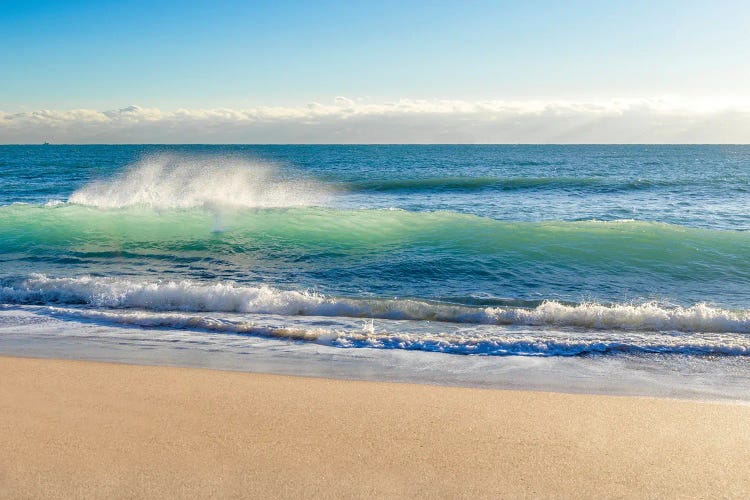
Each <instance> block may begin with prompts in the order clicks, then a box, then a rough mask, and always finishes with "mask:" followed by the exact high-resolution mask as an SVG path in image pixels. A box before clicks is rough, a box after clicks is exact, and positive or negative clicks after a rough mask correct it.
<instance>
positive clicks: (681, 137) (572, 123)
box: [0, 96, 750, 143]
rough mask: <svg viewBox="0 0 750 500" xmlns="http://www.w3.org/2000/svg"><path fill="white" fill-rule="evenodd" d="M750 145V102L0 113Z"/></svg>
mask: <svg viewBox="0 0 750 500" xmlns="http://www.w3.org/2000/svg"><path fill="white" fill-rule="evenodd" d="M43 141H50V142H54V143H196V142H198V143H402V142H406V143H693V142H697V143H748V142H750V99H736V98H735V99H728V98H704V99H693V100H685V99H677V98H653V99H611V100H606V101H605V100H602V101H588V102H584V101H561V100H549V101H542V100H527V101H459V100H414V99H401V100H398V101H393V102H386V103H373V102H367V101H361V100H352V99H349V98H346V97H341V96H339V97H336V98H335V99H334V101H333V103H332V104H321V103H310V104H308V105H306V106H300V107H282V106H276V107H255V108H250V109H177V110H175V111H162V110H159V109H156V108H142V107H139V106H135V105H130V106H126V107H123V108H120V109H117V110H108V111H95V110H88V109H77V110H69V111H50V110H40V111H32V112H21V113H5V112H2V111H0V143H39V142H43Z"/></svg>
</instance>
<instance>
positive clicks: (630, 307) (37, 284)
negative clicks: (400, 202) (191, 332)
mask: <svg viewBox="0 0 750 500" xmlns="http://www.w3.org/2000/svg"><path fill="white" fill-rule="evenodd" d="M0 300H1V301H2V302H6V303H16V304H46V305H52V304H79V305H88V306H94V307H105V308H116V309H121V308H138V309H144V310H151V311H192V312H232V313H250V314H276V315H284V316H329V317H337V316H338V317H350V318H379V319H391V320H422V321H439V322H446V323H461V324H479V325H527V326H554V327H576V328H584V329H594V330H635V331H653V332H656V331H674V332H719V333H721V332H724V333H750V311H747V310H737V311H732V310H727V309H722V308H719V307H714V306H711V305H708V304H704V303H699V304H695V305H692V306H690V307H680V306H667V305H663V304H659V303H656V302H646V303H632V304H600V303H595V302H589V303H581V304H572V305H569V304H563V303H560V302H557V301H554V300H548V301H544V302H542V303H541V304H539V305H538V306H535V307H528V308H525V307H511V306H503V307H475V306H467V305H461V304H451V303H444V302H428V301H424V300H413V299H371V298H336V297H327V296H325V295H322V294H320V293H316V292H314V291H296V290H279V289H276V288H273V287H270V286H267V285H259V286H247V285H239V284H235V283H231V282H219V283H213V284H205V283H198V282H194V281H189V280H183V281H159V282H147V281H136V280H128V279H116V278H102V277H91V276H83V277H76V278H51V277H47V276H44V275H33V276H31V277H29V278H28V279H26V280H23V281H21V282H19V283H16V284H14V285H11V286H6V287H4V288H2V289H0Z"/></svg>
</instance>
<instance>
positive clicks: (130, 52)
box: [0, 0, 750, 143]
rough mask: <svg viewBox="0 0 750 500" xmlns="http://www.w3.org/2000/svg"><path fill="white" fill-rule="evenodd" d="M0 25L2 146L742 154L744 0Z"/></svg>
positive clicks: (60, 5) (747, 68) (14, 11)
mask: <svg viewBox="0 0 750 500" xmlns="http://www.w3.org/2000/svg"><path fill="white" fill-rule="evenodd" d="M0 12H2V15H0V143H17V142H30V143H38V142H43V141H50V142H71V143H87V142H99V143H101V142H111V143H123V142H124V143H127V142H165V143H171V142H177V143H190V142H216V143H222V142H223V143H227V142H232V143H236V142H241V143H273V142H281V143H291V142H323V143H332V142H333V143H337V142H344V143H349V142H365V143H368V142H468V143H472V142H479V143H481V142H490V143H493V142H494V143H504V142H511V143H517V142H531V143H534V142H614V143H624V142H641V143H644V142H730V143H738V142H741V143H747V142H750V65H748V64H747V61H750V35H748V34H747V22H748V19H750V2H747V1H740V0H735V1H721V0H717V1H713V2H708V1H690V0H685V1H673V0H665V1H661V2H659V1H650V2H647V1H641V0H632V1H628V2H624V1H622V2H621V1H612V2H607V1H598V2H593V1H575V0H571V1H534V0H529V1H524V2H521V1H518V2H503V1H494V2H487V1H470V0H466V1H461V2H458V1H455V2H441V1H432V2H420V1H416V0H415V1H407V2H404V1H399V2H397V1H390V0H379V1H377V2H359V1H354V0H350V1H317V2H316V1H307V2H296V1H275V2H263V1H257V2H251V1H219V0H215V1H212V2H203V1H194V2H187V1H184V2H176V1H169V0H168V1H162V2H154V1H151V2H142V1H139V0H135V1H129V2H107V1H98V2H81V1H68V2H59V1H46V2H45V1H15V2H7V1H4V0H0Z"/></svg>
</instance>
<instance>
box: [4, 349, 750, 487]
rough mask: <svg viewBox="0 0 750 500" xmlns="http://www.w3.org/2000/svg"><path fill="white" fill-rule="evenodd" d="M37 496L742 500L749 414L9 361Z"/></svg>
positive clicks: (17, 423)
mask: <svg viewBox="0 0 750 500" xmlns="http://www.w3.org/2000/svg"><path fill="white" fill-rule="evenodd" d="M0 414H2V415H3V416H4V417H3V418H2V419H0V448H1V449H3V450H7V455H6V460H4V461H2V463H0V485H2V488H0V489H2V490H3V491H4V492H5V493H4V494H5V495H8V496H10V497H19V496H25V497H42V496H46V497H49V496H115V497H124V496H135V497H143V496H150V497H153V496H157V495H167V494H169V495H170V496H200V497H204V496H211V495H221V496H270V497H281V496H284V497H289V496H292V497H297V496H310V495H315V496H376V497H383V496H451V497H455V496H479V497H490V496H495V497H496V496H524V497H529V496H536V497H538V496H558V497H559V496H570V497H573V496H574V497H595V496H602V495H606V496H667V497H679V496H691V497H696V496H698V497H708V496H717V495H719V496H737V497H740V496H743V495H747V494H748V493H750V477H749V476H748V475H747V473H746V464H747V463H749V462H750V433H748V432H747V426H746V423H747V422H748V421H749V420H750V407H748V406H746V405H742V404H733V403H726V402H724V403H715V402H699V401H693V400H674V399H664V398H649V397H633V396H607V395H591V394H566V393H551V392H537V391H517V390H497V389H481V388H466V387H447V386H435V385H417V384H409V383H390V382H367V381H352V380H338V379H325V378H310V377H301V376H288V375H270V374H258V373H247V372H245V373H243V372H233V371H219V370H211V369H198V368H179V367H166V366H143V365H129V364H119V363H102V362H94V361H73V360H61V359H50V358H45V359H39V358H22V357H12V356H6V355H0Z"/></svg>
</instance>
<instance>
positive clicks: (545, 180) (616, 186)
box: [343, 176, 747, 193]
mask: <svg viewBox="0 0 750 500" xmlns="http://www.w3.org/2000/svg"><path fill="white" fill-rule="evenodd" d="M746 184H747V180H746V179H727V178H724V177H722V178H709V179H705V178H702V179H678V180H666V179H641V178H638V179H617V178H608V177H572V176H568V177H565V176H561V177H428V178H421V179H420V178H410V179H382V180H368V181H359V182H350V183H345V184H344V185H343V186H344V188H345V190H347V191H353V192H360V191H362V192H373V193H391V192H394V193H400V192H404V193H420V192H433V191H434V192H441V191H449V192H474V191H484V190H494V191H518V190H535V191H546V190H561V191H585V192H589V191H591V192H619V191H639V190H647V189H653V188H673V187H685V186H715V185H726V188H727V189H730V190H740V191H742V190H745V185H746Z"/></svg>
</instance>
